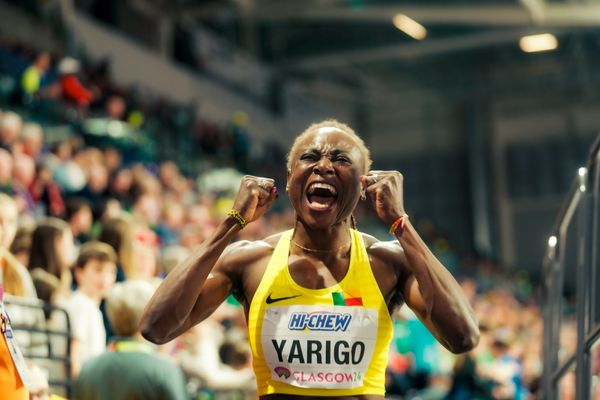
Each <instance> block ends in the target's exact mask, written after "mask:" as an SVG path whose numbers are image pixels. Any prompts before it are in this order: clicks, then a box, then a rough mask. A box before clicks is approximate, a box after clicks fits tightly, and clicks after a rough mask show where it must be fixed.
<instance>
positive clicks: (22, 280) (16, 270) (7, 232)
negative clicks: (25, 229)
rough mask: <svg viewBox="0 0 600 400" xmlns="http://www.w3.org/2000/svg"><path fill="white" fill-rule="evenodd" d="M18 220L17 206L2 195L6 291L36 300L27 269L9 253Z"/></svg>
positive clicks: (1, 248)
mask: <svg viewBox="0 0 600 400" xmlns="http://www.w3.org/2000/svg"><path fill="white" fill-rule="evenodd" d="M17 219H18V211H17V204H16V203H15V201H14V200H13V199H12V198H11V197H9V196H7V195H6V194H4V193H0V228H2V231H3V235H2V240H1V241H0V251H1V252H2V253H3V254H4V256H3V260H4V261H3V262H4V268H3V270H2V276H3V281H4V291H5V292H6V293H9V294H12V295H14V296H25V297H32V298H36V297H37V295H36V293H35V288H34V286H33V282H32V281H31V277H30V276H29V273H28V271H27V269H26V268H25V267H24V266H23V265H22V264H21V263H20V262H19V261H18V260H17V259H16V258H15V257H14V255H13V254H11V253H10V252H9V248H10V246H11V244H12V242H13V239H14V238H15V234H16V233H17Z"/></svg>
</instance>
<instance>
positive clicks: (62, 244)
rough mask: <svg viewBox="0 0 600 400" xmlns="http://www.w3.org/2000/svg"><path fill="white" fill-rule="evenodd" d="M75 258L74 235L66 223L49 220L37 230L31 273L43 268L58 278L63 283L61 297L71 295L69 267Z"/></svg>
mask: <svg viewBox="0 0 600 400" xmlns="http://www.w3.org/2000/svg"><path fill="white" fill-rule="evenodd" d="M74 258H75V247H74V245H73V234H72V233H71V229H70V228H69V225H68V224H67V223H66V222H65V221H63V220H60V219H57V218H48V219H46V220H45V221H42V222H41V223H40V224H39V225H38V226H37V228H35V230H34V231H33V239H32V241H31V251H30V253H29V265H28V268H29V271H30V272H31V271H33V270H34V269H35V268H41V269H43V270H44V271H47V272H49V273H51V274H52V275H54V276H55V277H57V278H58V279H59V280H60V282H61V288H60V291H59V297H68V296H69V295H70V293H71V282H72V277H71V271H70V270H69V267H70V266H71V263H72V262H73V260H74Z"/></svg>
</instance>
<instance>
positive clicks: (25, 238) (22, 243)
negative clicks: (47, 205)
mask: <svg viewBox="0 0 600 400" xmlns="http://www.w3.org/2000/svg"><path fill="white" fill-rule="evenodd" d="M34 229H35V225H26V224H23V225H21V226H19V228H18V229H17V234H16V235H15V238H14V239H13V242H12V243H11V245H10V252H11V254H12V255H14V256H15V258H16V259H17V260H19V262H20V263H21V265H29V252H30V251H31V239H32V238H33V230H34ZM23 268H25V267H23ZM25 270H26V268H25Z"/></svg>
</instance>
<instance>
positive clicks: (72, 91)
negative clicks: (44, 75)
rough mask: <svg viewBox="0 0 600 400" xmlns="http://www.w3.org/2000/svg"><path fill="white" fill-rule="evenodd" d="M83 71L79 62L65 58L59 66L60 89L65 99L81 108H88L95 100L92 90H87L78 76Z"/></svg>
mask: <svg viewBox="0 0 600 400" xmlns="http://www.w3.org/2000/svg"><path fill="white" fill-rule="evenodd" d="M80 69H81V65H80V63H79V61H77V60H76V59H74V58H71V57H65V58H63V59H62V60H61V61H60V63H59V64H58V72H59V74H60V87H61V90H62V96H63V99H64V100H66V101H68V102H72V103H74V104H75V105H77V106H79V107H88V106H89V105H90V103H91V102H92V99H93V97H94V96H93V94H92V92H91V90H89V89H87V88H86V87H85V86H83V84H82V83H81V81H80V80H79V78H78V77H77V74H78V72H79V70H80Z"/></svg>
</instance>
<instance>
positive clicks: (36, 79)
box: [21, 65, 42, 94]
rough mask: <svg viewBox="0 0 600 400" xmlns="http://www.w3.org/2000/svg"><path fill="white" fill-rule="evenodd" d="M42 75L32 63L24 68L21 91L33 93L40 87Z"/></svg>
mask: <svg viewBox="0 0 600 400" xmlns="http://www.w3.org/2000/svg"><path fill="white" fill-rule="evenodd" d="M41 79H42V77H41V75H40V72H39V71H38V70H37V68H36V67H34V66H33V65H32V66H30V67H29V68H27V69H26V70H25V72H24V73H23V77H22V78H21V87H22V88H23V91H24V92H26V93H29V94H33V93H35V92H37V91H38V90H39V89H40V81H41Z"/></svg>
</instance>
